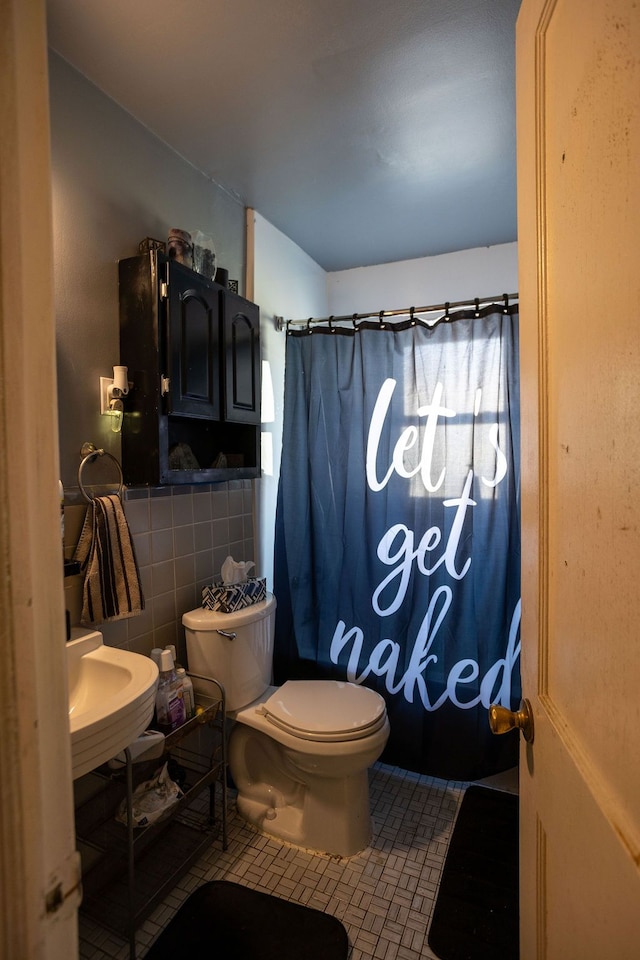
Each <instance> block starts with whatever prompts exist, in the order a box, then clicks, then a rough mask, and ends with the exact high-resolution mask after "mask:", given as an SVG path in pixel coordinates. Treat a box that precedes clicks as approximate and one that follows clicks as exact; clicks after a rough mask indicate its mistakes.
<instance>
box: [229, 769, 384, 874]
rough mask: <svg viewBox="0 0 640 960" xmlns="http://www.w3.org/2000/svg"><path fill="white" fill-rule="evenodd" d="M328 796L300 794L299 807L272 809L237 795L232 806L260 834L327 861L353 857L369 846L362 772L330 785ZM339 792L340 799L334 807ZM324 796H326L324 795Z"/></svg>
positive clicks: (366, 792)
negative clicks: (337, 790)
mask: <svg viewBox="0 0 640 960" xmlns="http://www.w3.org/2000/svg"><path fill="white" fill-rule="evenodd" d="M330 784H331V788H330V789H331V796H330V797H328V796H327V795H325V796H324V797H322V796H319V795H318V794H319V793H323V792H325V791H322V790H320V791H318V790H317V789H316V788H317V787H318V784H317V783H316V784H314V795H313V797H311V796H310V792H308V791H303V793H302V798H301V800H302V802H301V803H298V804H296V803H287V804H284V805H277V801H276V805H273V798H271V801H272V802H270V803H269V802H265V799H264V798H260V799H256V798H254V797H251V796H247V795H246V794H242V793H238V797H237V801H236V806H237V809H238V813H239V814H240V816H241V817H242V818H243V819H244V820H246V821H247V822H248V823H250V824H251V825H252V826H253V827H254V828H255V829H256V830H258V831H259V832H260V833H263V834H265V835H266V836H269V837H274V838H275V839H276V840H282V841H284V842H285V843H290V844H293V845H294V846H296V847H301V848H302V849H304V850H310V851H313V852H314V853H320V854H326V855H328V856H331V857H341V858H342V857H353V856H355V855H356V854H358V853H361V852H362V851H363V850H365V849H366V848H367V847H368V846H369V844H370V842H371V833H372V828H371V815H370V812H369V781H368V777H367V774H366V772H365V773H364V774H359V775H358V776H357V777H350V778H349V780H348V781H343V782H341V783H337V782H336V781H335V780H333V781H330ZM336 788H339V793H340V796H341V797H342V798H343V799H342V800H341V801H340V802H338V803H336V799H335V791H336ZM325 794H326V792H325Z"/></svg>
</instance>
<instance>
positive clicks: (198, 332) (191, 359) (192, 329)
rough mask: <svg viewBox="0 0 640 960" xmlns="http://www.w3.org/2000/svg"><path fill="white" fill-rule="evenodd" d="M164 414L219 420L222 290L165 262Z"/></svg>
mask: <svg viewBox="0 0 640 960" xmlns="http://www.w3.org/2000/svg"><path fill="white" fill-rule="evenodd" d="M167 267H168V294H167V297H168V299H167V350H166V353H165V358H166V360H165V363H166V366H167V367H168V376H169V392H168V393H167V394H166V397H167V412H168V413H170V414H173V415H174V416H185V417H200V418H206V419H208V420H219V419H220V394H221V390H220V289H219V287H215V286H213V285H212V284H209V283H208V282H207V281H206V280H205V279H204V277H202V278H200V277H198V276H197V275H194V273H193V271H192V270H188V269H186V268H184V267H182V266H181V265H180V264H178V263H175V262H174V261H169V263H168V264H167Z"/></svg>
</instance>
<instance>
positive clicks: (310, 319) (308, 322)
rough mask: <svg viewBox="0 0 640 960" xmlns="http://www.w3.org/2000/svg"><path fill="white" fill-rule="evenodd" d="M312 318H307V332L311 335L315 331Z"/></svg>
mask: <svg viewBox="0 0 640 960" xmlns="http://www.w3.org/2000/svg"><path fill="white" fill-rule="evenodd" d="M312 319H313V317H309V319H308V320H307V333H308V334H309V335H311V334H312V333H313V330H312V329H311V321H312Z"/></svg>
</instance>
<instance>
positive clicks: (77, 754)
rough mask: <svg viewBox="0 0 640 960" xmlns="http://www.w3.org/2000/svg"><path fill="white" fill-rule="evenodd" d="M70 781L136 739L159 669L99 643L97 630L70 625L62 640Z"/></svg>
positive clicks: (146, 721) (150, 708)
mask: <svg viewBox="0 0 640 960" xmlns="http://www.w3.org/2000/svg"><path fill="white" fill-rule="evenodd" d="M67 675H68V681H69V730H70V732H71V756H72V766H73V779H74V780H76V779H77V778H78V777H81V776H83V775H84V774H85V773H89V771H90V770H93V769H95V767H98V766H99V765H100V764H101V763H105V762H106V761H107V760H110V759H111V758H112V757H115V755H116V754H117V753H119V752H120V751H121V750H123V749H124V748H125V747H126V746H128V745H129V744H130V743H131V742H132V741H133V740H135V739H136V737H137V736H139V734H141V733H142V731H143V730H146V728H147V727H148V726H149V723H150V721H151V718H152V716H153V707H154V703H155V695H156V687H157V685H158V668H157V666H156V665H155V663H154V662H153V660H151V659H150V658H149V657H143V656H141V655H140V654H138V653H131V652H130V651H128V650H120V649H119V648H118V647H109V646H106V645H105V644H104V643H103V640H102V634H101V633H100V632H99V631H98V630H86V629H82V628H74V629H73V630H72V631H71V640H69V641H68V642H67Z"/></svg>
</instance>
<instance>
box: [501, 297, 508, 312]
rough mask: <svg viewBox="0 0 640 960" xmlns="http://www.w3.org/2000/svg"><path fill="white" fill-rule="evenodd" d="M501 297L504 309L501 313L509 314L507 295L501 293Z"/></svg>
mask: <svg viewBox="0 0 640 960" xmlns="http://www.w3.org/2000/svg"><path fill="white" fill-rule="evenodd" d="M502 296H503V297H504V307H503V310H502V312H503V313H509V294H508V293H503V294H502Z"/></svg>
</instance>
